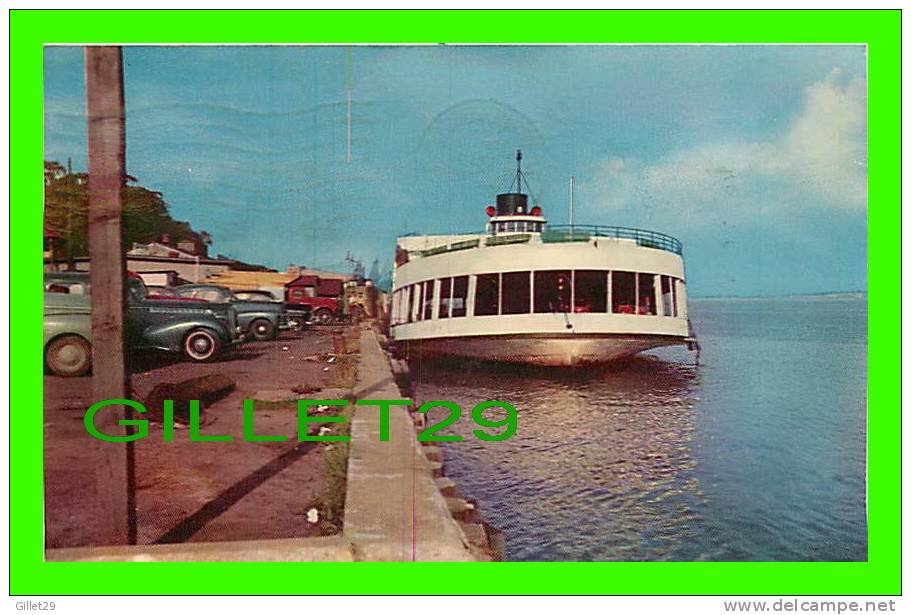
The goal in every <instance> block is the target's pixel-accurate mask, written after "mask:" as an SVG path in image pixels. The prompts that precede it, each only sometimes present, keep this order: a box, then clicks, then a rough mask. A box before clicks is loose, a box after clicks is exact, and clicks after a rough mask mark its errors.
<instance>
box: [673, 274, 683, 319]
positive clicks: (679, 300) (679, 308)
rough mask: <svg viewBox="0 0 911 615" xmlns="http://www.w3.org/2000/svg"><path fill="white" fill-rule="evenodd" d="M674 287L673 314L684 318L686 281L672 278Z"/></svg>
mask: <svg viewBox="0 0 911 615" xmlns="http://www.w3.org/2000/svg"><path fill="white" fill-rule="evenodd" d="M672 286H673V289H674V316H679V317H681V318H686V282H684V281H683V280H680V279H678V278H673V281H672Z"/></svg>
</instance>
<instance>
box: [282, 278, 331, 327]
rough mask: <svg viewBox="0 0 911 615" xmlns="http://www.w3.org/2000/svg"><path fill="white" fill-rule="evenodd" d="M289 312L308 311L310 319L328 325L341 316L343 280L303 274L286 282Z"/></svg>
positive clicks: (286, 302) (286, 299)
mask: <svg viewBox="0 0 911 615" xmlns="http://www.w3.org/2000/svg"><path fill="white" fill-rule="evenodd" d="M285 304H286V305H287V307H288V312H289V313H293V312H296V311H300V312H304V313H308V314H307V316H308V318H307V319H308V320H310V321H311V322H314V323H316V324H321V325H327V324H330V323H332V322H334V321H335V320H336V319H337V318H338V317H340V316H341V312H342V280H338V279H325V278H320V277H319V276H316V275H301V276H298V277H296V278H294V279H293V280H291V281H290V282H288V283H287V284H285Z"/></svg>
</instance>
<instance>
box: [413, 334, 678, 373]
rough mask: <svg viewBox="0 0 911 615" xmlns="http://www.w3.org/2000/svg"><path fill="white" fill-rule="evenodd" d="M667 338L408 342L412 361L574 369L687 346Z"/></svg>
mask: <svg viewBox="0 0 911 615" xmlns="http://www.w3.org/2000/svg"><path fill="white" fill-rule="evenodd" d="M686 343H687V339H686V338H685V337H677V336H664V335H613V334H604V335H580V334H562V335H540V334H525V335H486V336H472V337H451V338H435V339H423V340H409V341H407V342H404V348H403V350H404V352H405V354H406V356H407V357H408V358H412V359H415V358H423V357H428V358H429V357H440V356H444V357H461V358H468V359H478V360H483V361H500V362H507V363H525V364H529V365H540V366H552V367H558V366H563V367H571V366H577V365H590V364H597V363H608V362H611V361H616V360H617V359H623V358H625V357H630V356H632V355H635V354H637V353H639V352H642V351H644V350H649V349H650V348H657V347H659V346H671V345H678V344H686Z"/></svg>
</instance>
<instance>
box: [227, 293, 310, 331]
mask: <svg viewBox="0 0 911 615" xmlns="http://www.w3.org/2000/svg"><path fill="white" fill-rule="evenodd" d="M234 296H235V297H237V298H238V299H240V300H241V301H272V302H275V303H281V304H284V306H285V310H286V311H287V313H288V325H289V326H290V327H291V328H292V329H302V328H303V327H304V326H306V325H307V324H309V323H310V306H309V305H303V306H301V305H288V304H287V303H285V302H284V300H282V299H280V298H279V297H276V296H275V293H273V292H272V291H269V290H259V289H256V290H235V291H234Z"/></svg>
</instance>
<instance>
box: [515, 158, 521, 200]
mask: <svg viewBox="0 0 911 615" xmlns="http://www.w3.org/2000/svg"><path fill="white" fill-rule="evenodd" d="M516 194H522V150H520V149H517V150H516Z"/></svg>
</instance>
